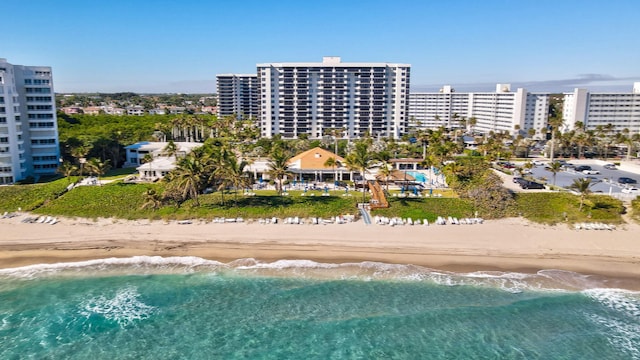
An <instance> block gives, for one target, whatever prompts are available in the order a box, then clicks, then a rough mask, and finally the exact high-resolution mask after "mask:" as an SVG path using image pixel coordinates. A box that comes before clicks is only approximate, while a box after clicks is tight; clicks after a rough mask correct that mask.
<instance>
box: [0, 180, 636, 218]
mask: <svg viewBox="0 0 640 360" xmlns="http://www.w3.org/2000/svg"><path fill="white" fill-rule="evenodd" d="M114 176H121V174H118V175H114ZM67 185H68V180H67V179H64V178H63V179H58V180H55V181H51V182H48V183H42V184H33V185H16V186H2V187H0V211H2V212H4V211H8V212H11V211H17V210H18V208H21V209H22V210H24V211H33V212H35V213H40V214H47V215H63V216H71V217H87V218H98V217H107V218H108V217H115V218H122V219H141V218H150V219H197V218H202V219H212V218H214V217H244V218H247V219H249V218H266V217H274V216H275V217H278V218H283V217H289V216H299V217H331V216H336V215H341V214H342V215H344V214H357V213H358V211H357V203H358V202H362V193H360V192H357V191H350V192H348V195H350V196H345V195H346V194H347V193H345V191H344V190H337V191H336V190H330V191H329V192H328V193H329V195H330V196H322V194H323V193H324V191H322V190H317V191H308V192H307V193H304V192H303V191H289V195H288V196H280V195H278V194H277V193H276V192H275V191H274V190H258V191H255V194H256V195H255V196H246V195H243V192H242V191H238V192H237V194H236V193H234V192H232V191H228V192H225V194H224V197H223V196H222V194H221V193H220V192H215V193H212V194H206V195H200V197H199V200H200V206H193V201H192V200H188V201H186V202H185V203H183V204H182V205H181V206H180V207H176V206H174V205H164V206H162V207H161V208H159V209H157V210H152V209H142V208H141V207H142V205H143V204H144V202H145V195H144V194H145V192H146V191H147V189H149V188H153V189H155V190H156V192H158V193H162V191H163V190H164V186H165V184H164V183H162V182H160V183H155V184H124V183H122V182H113V183H110V184H107V185H104V186H81V187H77V188H75V189H73V190H71V191H69V192H66V193H65V192H64V191H65V189H66V187H67ZM436 193H442V194H443V196H442V197H439V198H411V197H407V198H399V197H397V196H396V197H394V196H389V198H388V201H389V204H390V207H389V208H387V209H377V210H374V211H372V214H373V215H381V216H389V217H402V218H407V217H411V218H413V219H428V220H429V221H434V220H435V219H436V218H437V217H438V216H454V217H458V218H461V217H474V216H475V212H474V209H473V205H472V202H471V201H469V200H467V199H461V198H458V197H457V195H456V194H455V193H453V192H450V191H444V192H442V191H440V190H438V191H437V192H436ZM303 194H304V196H303ZM312 195H313V196H312ZM365 198H366V201H369V195H368V194H366V197H365ZM515 199H516V206H515V208H514V209H513V210H512V212H511V214H512V215H513V216H518V215H521V216H523V217H525V218H527V219H529V220H531V221H534V222H539V223H546V224H556V223H562V222H568V223H575V222H606V223H614V224H615V223H622V222H623V219H622V217H621V214H622V212H623V211H624V207H623V205H622V202H621V201H619V200H616V199H613V198H611V197H609V196H603V195H590V196H588V197H587V200H586V202H585V206H584V209H583V210H582V211H579V210H578V208H579V202H580V200H579V197H578V196H575V195H572V194H569V193H564V192H563V193H559V192H558V193H518V194H516V195H515ZM632 208H633V216H634V218H635V219H640V201H639V200H635V201H634V202H633V205H632ZM478 216H480V217H484V218H491V216H490V214H478Z"/></svg>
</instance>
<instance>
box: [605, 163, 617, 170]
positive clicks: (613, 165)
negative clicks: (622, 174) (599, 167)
mask: <svg viewBox="0 0 640 360" xmlns="http://www.w3.org/2000/svg"><path fill="white" fill-rule="evenodd" d="M603 168H605V169H607V170H618V168H617V167H616V165H615V164H605V165H604V166H603Z"/></svg>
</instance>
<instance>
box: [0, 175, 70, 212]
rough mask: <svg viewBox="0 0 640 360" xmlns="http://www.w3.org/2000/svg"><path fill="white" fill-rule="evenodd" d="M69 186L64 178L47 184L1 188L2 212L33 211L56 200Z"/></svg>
mask: <svg viewBox="0 0 640 360" xmlns="http://www.w3.org/2000/svg"><path fill="white" fill-rule="evenodd" d="M71 181H73V179H72V180H71ZM68 185H69V181H68V180H67V179H66V178H64V179H58V180H54V181H51V182H47V183H38V184H30V185H11V186H0V211H2V212H5V211H8V212H12V211H18V209H22V210H23V211H31V210H33V209H36V208H38V207H39V206H41V205H43V204H45V203H48V202H50V201H52V200H53V199H55V198H56V197H57V196H58V195H60V194H61V193H63V192H64V191H65V189H66V188H67V186H68Z"/></svg>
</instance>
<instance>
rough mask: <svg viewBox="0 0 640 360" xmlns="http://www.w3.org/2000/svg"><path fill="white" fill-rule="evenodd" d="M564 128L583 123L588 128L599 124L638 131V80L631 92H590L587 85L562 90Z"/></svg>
mask: <svg viewBox="0 0 640 360" xmlns="http://www.w3.org/2000/svg"><path fill="white" fill-rule="evenodd" d="M562 116H563V119H564V125H565V127H566V128H567V129H569V130H570V129H573V128H575V125H576V122H578V121H580V122H582V123H583V125H584V126H585V128H586V129H587V130H595V129H597V128H598V126H601V127H605V126H607V125H609V124H611V125H612V126H613V128H612V130H613V132H620V131H622V130H623V129H629V131H630V133H631V134H638V133H640V82H636V83H634V84H633V90H632V91H631V92H630V93H592V92H589V91H588V90H586V89H575V90H574V91H573V92H571V93H566V94H564V108H563V111H562Z"/></svg>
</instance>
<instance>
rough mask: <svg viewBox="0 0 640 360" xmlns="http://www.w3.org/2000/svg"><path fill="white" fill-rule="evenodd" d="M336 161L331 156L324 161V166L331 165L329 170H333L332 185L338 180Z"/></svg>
mask: <svg viewBox="0 0 640 360" xmlns="http://www.w3.org/2000/svg"><path fill="white" fill-rule="evenodd" d="M338 163H339V162H338V161H337V160H336V158H335V157H333V156H330V157H329V158H328V159H327V161H325V162H324V166H325V167H331V171H333V184H334V186H335V184H336V183H337V182H338V174H337V173H336V165H338Z"/></svg>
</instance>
